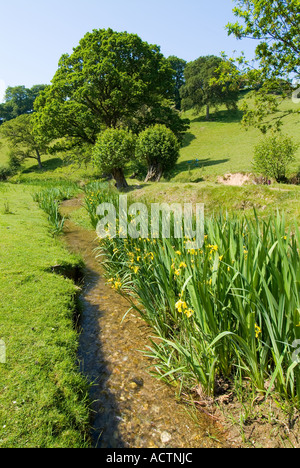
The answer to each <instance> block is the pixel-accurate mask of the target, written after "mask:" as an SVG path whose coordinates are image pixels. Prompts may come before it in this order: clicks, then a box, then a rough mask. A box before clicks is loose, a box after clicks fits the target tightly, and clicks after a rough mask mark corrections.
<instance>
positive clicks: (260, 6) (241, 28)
mask: <svg viewBox="0 0 300 468" xmlns="http://www.w3.org/2000/svg"><path fill="white" fill-rule="evenodd" d="M235 3H237V4H238V6H237V7H235V8H234V10H233V12H234V14H235V16H236V17H237V18H239V19H240V20H241V22H242V24H240V23H239V22H236V23H229V24H228V25H227V29H228V33H229V34H234V35H235V36H236V37H237V38H238V39H242V38H244V37H245V38H249V37H251V38H252V39H257V40H258V41H259V44H258V46H257V48H256V58H257V59H258V60H259V62H260V69H261V70H263V72H264V74H265V76H268V77H271V76H272V77H276V78H278V77H282V76H284V75H288V74H290V73H296V74H299V68H300V55H299V52H300V37H299V14H300V5H299V0H289V1H282V0H275V1H272V2H270V1H269V0H251V1H249V0H235Z"/></svg>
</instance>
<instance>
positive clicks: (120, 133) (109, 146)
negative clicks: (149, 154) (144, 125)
mask: <svg viewBox="0 0 300 468" xmlns="http://www.w3.org/2000/svg"><path fill="white" fill-rule="evenodd" d="M134 149H135V136H134V135H133V134H132V132H130V131H128V130H125V129H116V128H108V129H107V130H105V131H104V132H103V133H101V134H100V135H99V137H98V139H97V142H96V144H95V147H94V152H93V161H94V164H95V166H96V167H97V169H99V170H100V171H103V172H104V173H108V174H112V176H113V177H114V178H115V180H116V182H117V185H118V188H123V187H126V185H127V184H126V181H125V177H124V173H123V171H124V168H125V166H126V164H127V163H128V162H130V161H131V159H132V158H133V156H134Z"/></svg>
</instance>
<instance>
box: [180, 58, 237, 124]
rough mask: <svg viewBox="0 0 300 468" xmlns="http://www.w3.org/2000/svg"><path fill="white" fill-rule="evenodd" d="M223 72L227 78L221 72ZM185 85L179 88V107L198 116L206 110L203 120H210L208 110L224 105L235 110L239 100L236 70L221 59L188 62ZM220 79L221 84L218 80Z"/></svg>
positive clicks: (202, 59)
mask: <svg viewBox="0 0 300 468" xmlns="http://www.w3.org/2000/svg"><path fill="white" fill-rule="evenodd" d="M225 70H226V79H225V78H224V72H225ZM184 76H185V84H184V85H183V86H182V88H181V92H180V94H181V97H182V108H183V109H184V110H188V109H194V110H195V111H196V112H197V113H199V112H200V111H201V110H202V108H203V107H205V108H206V119H207V120H209V118H210V107H215V108H216V107H218V106H219V105H220V104H226V106H227V108H228V109H236V107H237V101H238V98H239V83H238V81H237V80H236V69H235V68H234V67H233V65H232V64H231V63H230V62H228V63H225V62H224V60H223V59H222V58H221V57H215V56H212V55H209V56H206V57H199V58H198V59H197V60H195V61H193V62H189V63H188V64H187V66H186V68H185V72H184ZM221 76H222V81H221V82H219V78H220V77H221Z"/></svg>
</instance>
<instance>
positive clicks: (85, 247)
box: [61, 199, 227, 448]
mask: <svg viewBox="0 0 300 468" xmlns="http://www.w3.org/2000/svg"><path fill="white" fill-rule="evenodd" d="M80 204H81V201H80V199H74V200H69V201H66V202H64V203H63V204H62V206H61V211H62V213H63V214H64V215H68V214H70V213H71V212H72V211H74V210H76V209H78V208H79V207H80ZM65 241H66V243H67V246H68V248H69V249H70V250H71V251H73V252H76V253H79V254H80V255H81V257H82V259H83V261H84V263H85V272H84V284H83V286H82V293H81V297H80V301H81V306H82V314H81V322H80V327H81V334H80V345H79V360H80V365H81V370H82V372H83V373H84V374H85V375H86V376H87V378H88V379H89V381H91V382H93V385H92V387H91V398H92V401H93V408H92V409H93V422H92V424H93V428H92V438H93V444H94V447H96V448H198V447H199V448H201V447H208V448H212V447H226V446H227V443H226V440H225V438H224V436H223V435H222V428H221V427H219V426H218V424H217V423H216V422H215V421H213V420H212V419H211V418H209V417H208V416H206V415H205V414H204V413H199V414H198V415H197V422H195V421H194V419H192V418H191V417H190V416H189V415H188V413H187V410H189V408H188V407H187V406H186V405H185V404H183V403H180V402H178V401H177V400H176V398H175V390H174V388H170V387H169V386H168V385H167V384H165V383H164V382H162V381H160V380H158V379H157V378H155V377H154V376H152V375H151V374H150V373H149V368H150V366H151V365H153V363H152V362H151V361H150V359H149V358H147V357H146V356H145V355H144V354H143V353H142V350H145V349H146V347H147V345H149V344H150V342H149V337H150V336H152V335H153V331H152V330H151V329H150V328H149V327H148V325H147V324H145V322H144V321H143V320H142V319H141V318H140V317H139V316H138V314H137V313H136V312H129V313H128V314H127V315H126V318H125V319H124V320H123V318H124V315H125V314H126V312H127V310H128V308H129V303H128V302H127V301H126V300H125V299H124V298H123V297H121V296H120V295H118V293H117V292H116V291H114V290H112V289H111V287H110V286H109V285H107V284H106V281H105V278H104V277H103V271H102V268H101V263H100V262H99V261H98V260H97V259H96V257H95V252H94V249H95V248H96V247H97V242H96V233H95V232H92V231H88V230H86V229H84V228H82V227H80V226H78V225H77V224H75V223H73V222H72V221H71V220H70V219H67V220H66V223H65ZM190 411H191V410H190Z"/></svg>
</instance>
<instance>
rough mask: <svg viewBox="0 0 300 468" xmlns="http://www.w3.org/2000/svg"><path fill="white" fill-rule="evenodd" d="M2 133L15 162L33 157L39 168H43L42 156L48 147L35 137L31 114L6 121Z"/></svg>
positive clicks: (0, 129) (1, 128)
mask: <svg viewBox="0 0 300 468" xmlns="http://www.w3.org/2000/svg"><path fill="white" fill-rule="evenodd" d="M0 135H1V136H2V137H3V138H5V139H6V140H7V143H8V146H9V148H10V158H13V159H14V161H15V163H16V161H19V163H22V162H23V161H24V160H25V159H28V158H31V159H36V161H37V163H38V165H39V168H40V169H41V168H42V160H41V156H42V155H43V154H45V153H46V152H47V147H46V145H44V144H42V143H41V142H38V141H37V139H36V138H35V135H34V133H33V126H32V116H31V115H28V114H23V115H20V116H19V117H16V118H15V119H13V120H9V121H8V122H4V124H2V125H1V127H0Z"/></svg>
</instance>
